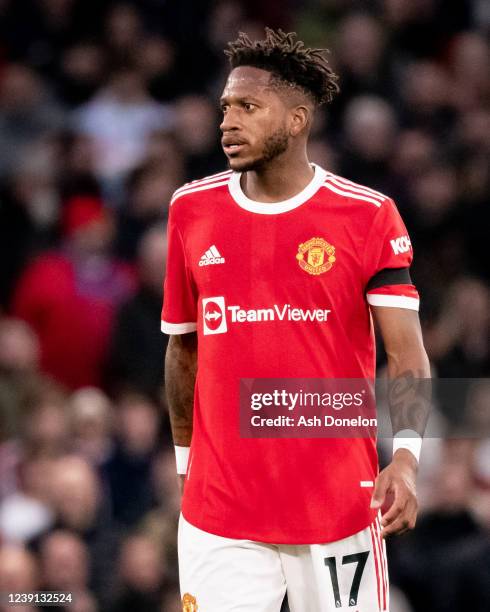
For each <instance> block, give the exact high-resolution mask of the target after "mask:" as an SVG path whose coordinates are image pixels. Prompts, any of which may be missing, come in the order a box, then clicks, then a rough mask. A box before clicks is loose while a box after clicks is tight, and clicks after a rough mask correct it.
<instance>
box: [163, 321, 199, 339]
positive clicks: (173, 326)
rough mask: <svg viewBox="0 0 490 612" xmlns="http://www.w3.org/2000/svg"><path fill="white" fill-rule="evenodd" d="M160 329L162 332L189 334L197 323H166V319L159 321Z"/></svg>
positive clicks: (195, 327) (194, 329)
mask: <svg viewBox="0 0 490 612" xmlns="http://www.w3.org/2000/svg"><path fill="white" fill-rule="evenodd" d="M161 329H162V332H163V333H164V334H168V335H170V336H172V335H179V334H189V333H190V332H194V331H196V329H197V323H193V322H189V323H168V322H167V321H161Z"/></svg>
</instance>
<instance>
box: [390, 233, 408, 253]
mask: <svg viewBox="0 0 490 612" xmlns="http://www.w3.org/2000/svg"><path fill="white" fill-rule="evenodd" d="M390 244H391V248H392V249H393V253H395V255H400V253H407V251H410V249H411V248H412V243H411V242H410V238H409V237H408V236H399V237H398V238H395V239H394V240H390Z"/></svg>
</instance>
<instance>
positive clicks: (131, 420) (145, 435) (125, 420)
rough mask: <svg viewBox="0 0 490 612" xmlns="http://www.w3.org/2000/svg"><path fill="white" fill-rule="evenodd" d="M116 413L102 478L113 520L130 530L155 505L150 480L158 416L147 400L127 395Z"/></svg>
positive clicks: (155, 407) (153, 406)
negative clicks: (113, 442)
mask: <svg viewBox="0 0 490 612" xmlns="http://www.w3.org/2000/svg"><path fill="white" fill-rule="evenodd" d="M116 411H117V420H116V433H117V442H116V446H115V449H114V453H113V455H112V457H111V458H110V460H109V461H108V462H107V464H106V466H105V469H104V474H105V478H106V481H107V483H108V485H109V489H110V492H111V501H112V513H113V516H114V518H115V519H116V520H117V521H119V522H121V523H122V524H124V525H127V526H130V527H131V526H134V525H136V524H137V523H138V521H139V520H140V519H141V518H142V517H143V515H144V514H145V513H146V512H148V510H150V509H151V508H152V507H153V506H154V504H155V496H154V492H153V488H152V482H151V478H152V462H153V459H154V457H155V454H156V450H157V441H158V433H159V432H158V428H159V415H158V408H157V406H156V405H155V404H153V403H152V402H151V401H150V400H148V399H146V398H145V397H143V396H139V395H136V394H129V393H128V394H126V395H123V396H122V397H121V400H120V401H119V403H118V406H117V409H116Z"/></svg>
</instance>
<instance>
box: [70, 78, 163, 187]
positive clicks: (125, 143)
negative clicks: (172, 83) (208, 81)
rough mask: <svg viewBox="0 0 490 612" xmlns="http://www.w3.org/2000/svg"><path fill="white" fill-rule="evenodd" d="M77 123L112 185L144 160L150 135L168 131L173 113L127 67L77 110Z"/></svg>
mask: <svg viewBox="0 0 490 612" xmlns="http://www.w3.org/2000/svg"><path fill="white" fill-rule="evenodd" d="M74 121H75V126H76V128H77V130H78V131H79V132H80V133H82V134H85V135H87V136H89V137H90V139H91V141H92V145H93V147H94V157H95V167H96V169H97V174H98V176H99V177H100V178H101V179H103V180H106V181H107V186H110V184H111V183H110V182H111V181H114V180H116V179H121V178H122V176H123V175H124V173H126V172H128V171H130V170H132V169H133V168H135V167H136V166H137V165H138V164H139V163H140V162H141V161H142V160H143V157H144V153H145V146H146V143H147V139H148V137H149V135H150V134H151V132H153V131H157V130H162V129H166V128H168V127H169V126H170V122H171V121H172V113H171V111H170V109H169V108H167V107H165V106H162V105H160V104H158V103H157V102H155V101H154V100H152V98H151V97H150V96H149V95H148V93H147V91H146V88H145V84H144V80H143V78H142V76H141V75H140V73H139V72H138V71H137V70H135V69H131V68H127V69H121V70H119V71H118V72H114V73H112V74H111V76H110V80H109V82H108V84H107V86H106V87H105V88H103V89H102V90H100V91H99V92H98V93H97V94H96V96H95V97H94V98H93V99H92V100H90V101H89V102H88V103H87V104H85V105H83V106H82V107H80V108H79V109H78V110H77V111H76V113H75V117H74Z"/></svg>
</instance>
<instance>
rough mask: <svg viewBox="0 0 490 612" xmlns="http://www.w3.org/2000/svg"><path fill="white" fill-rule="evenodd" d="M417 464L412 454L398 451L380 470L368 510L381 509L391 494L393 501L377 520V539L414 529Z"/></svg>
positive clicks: (406, 451) (405, 450) (407, 451)
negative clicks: (378, 532)
mask: <svg viewBox="0 0 490 612" xmlns="http://www.w3.org/2000/svg"><path fill="white" fill-rule="evenodd" d="M417 467H418V463H417V460H416V459H415V457H414V456H413V455H412V453H411V452H410V451H409V450H407V449H405V448H400V449H398V450H397V451H396V453H395V454H394V455H393V460H392V462H391V463H390V465H388V466H387V467H385V469H384V470H382V471H381V472H380V473H379V474H378V477H377V478H376V482H375V483H374V492H373V497H372V499H371V508H381V506H382V505H383V503H384V501H385V498H386V494H387V493H392V494H393V495H394V500H393V503H392V505H391V507H390V508H389V509H388V511H387V512H386V513H385V514H384V515H383V516H382V517H381V527H382V531H381V535H382V536H383V537H384V538H385V537H386V536H388V535H391V534H394V533H397V534H400V533H404V532H405V531H408V530H409V529H413V528H414V527H415V521H416V519H417V508H418V504H417V496H416V492H415V478H416V475H417Z"/></svg>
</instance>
